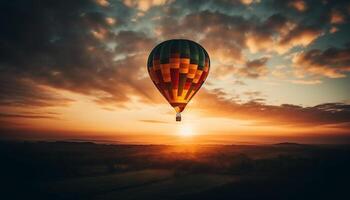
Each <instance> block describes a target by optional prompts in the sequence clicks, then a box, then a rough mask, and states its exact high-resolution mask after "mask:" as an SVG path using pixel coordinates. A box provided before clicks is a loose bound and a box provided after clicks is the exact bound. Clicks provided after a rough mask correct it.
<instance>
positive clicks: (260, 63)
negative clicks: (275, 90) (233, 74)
mask: <svg viewBox="0 0 350 200" xmlns="http://www.w3.org/2000/svg"><path fill="white" fill-rule="evenodd" d="M268 59H269V58H267V57H262V58H259V59H255V60H251V61H248V62H247V63H246V67H244V68H240V69H238V71H237V72H238V74H239V75H240V76H243V77H248V78H259V77H261V76H265V75H266V74H267V72H268V70H267V67H266V66H265V65H266V63H267V61H268Z"/></svg>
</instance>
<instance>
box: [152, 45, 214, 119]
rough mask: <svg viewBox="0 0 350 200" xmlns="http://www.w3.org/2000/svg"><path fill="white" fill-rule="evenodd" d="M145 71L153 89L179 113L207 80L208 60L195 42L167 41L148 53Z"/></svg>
mask: <svg viewBox="0 0 350 200" xmlns="http://www.w3.org/2000/svg"><path fill="white" fill-rule="evenodd" d="M147 68H148V73H149V75H150V77H151V79H152V81H153V83H154V84H155V86H156V87H157V88H158V90H159V91H160V92H161V94H162V95H163V96H164V97H165V98H166V100H167V101H168V102H169V103H170V105H171V106H172V107H174V109H175V110H176V112H177V113H180V112H182V111H183V110H184V109H185V107H186V105H187V103H188V102H189V101H190V100H191V99H192V97H193V96H194V95H195V94H196V92H197V91H198V90H199V88H200V87H201V86H202V84H203V83H204V81H205V79H206V78H207V76H208V72H209V68H210V59H209V55H208V53H207V52H206V50H205V49H204V48H203V47H202V46H201V45H199V44H197V43H196V42H193V41H191V40H183V39H176V40H168V41H165V42H162V43H160V44H159V45H157V46H156V47H155V48H154V49H153V50H152V52H151V53H150V55H149V57H148V63H147Z"/></svg>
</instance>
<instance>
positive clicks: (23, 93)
mask: <svg viewBox="0 0 350 200" xmlns="http://www.w3.org/2000/svg"><path fill="white" fill-rule="evenodd" d="M0 72H1V75H0V106H17V107H28V106H30V107H43V106H47V107H52V106H67V105H69V104H70V103H72V102H73V100H72V99H69V98H66V97H63V96H62V95H60V94H59V93H58V92H56V91H54V90H53V89H51V88H48V87H45V86H42V85H37V84H35V83H34V82H33V81H31V80H27V79H21V78H16V77H12V74H5V72H4V71H2V70H0Z"/></svg>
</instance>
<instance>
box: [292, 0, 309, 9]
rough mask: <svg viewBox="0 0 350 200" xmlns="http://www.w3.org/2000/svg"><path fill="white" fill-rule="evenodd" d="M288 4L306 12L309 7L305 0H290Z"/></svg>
mask: <svg viewBox="0 0 350 200" xmlns="http://www.w3.org/2000/svg"><path fill="white" fill-rule="evenodd" d="M288 6H290V7H291V8H294V9H295V10H297V11H299V12H304V11H306V9H307V4H306V2H305V1H303V0H295V1H289V2H288Z"/></svg>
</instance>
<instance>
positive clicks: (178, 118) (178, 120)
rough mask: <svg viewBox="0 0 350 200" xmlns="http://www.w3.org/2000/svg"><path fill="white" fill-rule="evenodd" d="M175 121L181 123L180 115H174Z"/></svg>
mask: <svg viewBox="0 0 350 200" xmlns="http://www.w3.org/2000/svg"><path fill="white" fill-rule="evenodd" d="M176 121H177V122H181V113H176Z"/></svg>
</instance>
